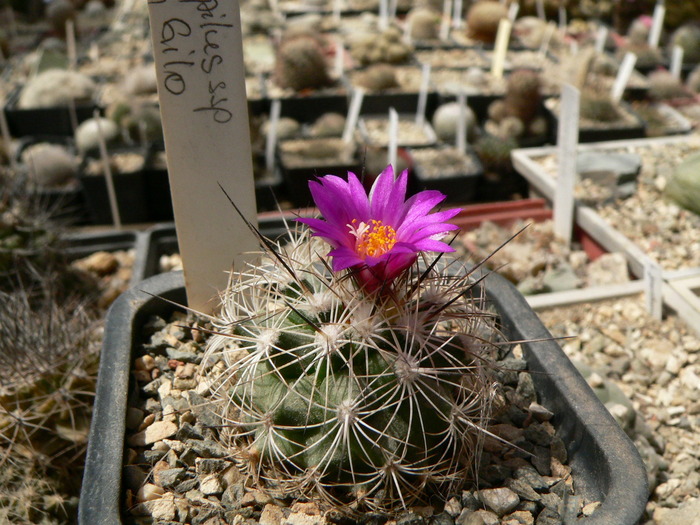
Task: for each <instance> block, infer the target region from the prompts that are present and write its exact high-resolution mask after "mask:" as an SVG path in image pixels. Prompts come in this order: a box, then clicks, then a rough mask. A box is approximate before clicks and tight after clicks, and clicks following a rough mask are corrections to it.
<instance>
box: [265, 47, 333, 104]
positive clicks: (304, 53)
mask: <svg viewBox="0 0 700 525" xmlns="http://www.w3.org/2000/svg"><path fill="white" fill-rule="evenodd" d="M274 80H275V82H276V83H277V85H279V86H280V87H283V88H291V89H293V90H294V91H301V90H304V89H318V88H322V87H325V86H329V85H330V84H331V83H332V80H331V78H330V75H329V74H328V65H327V63H326V58H325V56H324V52H323V47H322V45H321V43H320V42H319V40H318V39H317V38H316V37H314V36H312V35H308V34H295V35H292V36H290V37H288V38H284V39H283V40H282V42H281V43H280V46H279V49H278V50H277V57H276V60H275V70H274Z"/></svg>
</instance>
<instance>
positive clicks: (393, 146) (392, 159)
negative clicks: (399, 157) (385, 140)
mask: <svg viewBox="0 0 700 525" xmlns="http://www.w3.org/2000/svg"><path fill="white" fill-rule="evenodd" d="M398 146H399V114H398V113H397V112H396V110H395V109H394V108H389V162H388V163H389V164H391V165H392V166H394V169H396V151H397V150H398Z"/></svg>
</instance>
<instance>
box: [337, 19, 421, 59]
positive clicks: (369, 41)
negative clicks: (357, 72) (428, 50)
mask: <svg viewBox="0 0 700 525" xmlns="http://www.w3.org/2000/svg"><path fill="white" fill-rule="evenodd" d="M412 53H413V48H412V47H411V46H410V45H409V44H407V43H406V42H404V41H403V35H402V33H401V31H399V30H398V29H397V28H396V27H389V28H387V29H385V30H384V31H383V32H382V33H380V34H379V35H376V34H370V35H367V36H365V37H363V38H360V39H358V40H357V41H356V42H353V43H352V45H351V46H350V55H351V56H352V58H353V59H354V60H356V61H357V62H358V63H359V64H361V65H363V66H366V65H369V64H376V63H378V62H384V63H387V64H403V63H405V62H406V61H408V60H409V59H410V58H411V55H412Z"/></svg>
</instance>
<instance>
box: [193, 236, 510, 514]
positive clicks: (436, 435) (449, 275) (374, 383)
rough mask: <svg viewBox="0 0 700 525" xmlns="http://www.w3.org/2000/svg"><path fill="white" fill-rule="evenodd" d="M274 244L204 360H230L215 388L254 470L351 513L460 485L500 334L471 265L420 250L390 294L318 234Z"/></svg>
mask: <svg viewBox="0 0 700 525" xmlns="http://www.w3.org/2000/svg"><path fill="white" fill-rule="evenodd" d="M372 231H374V234H376V235H381V234H382V232H384V230H382V229H381V228H376V231H375V230H372ZM384 233H386V232H384ZM374 240H377V239H374V238H373V241H372V242H374ZM370 244H371V243H370ZM266 245H267V247H268V250H267V252H266V254H265V255H264V257H263V260H262V263H261V264H259V265H257V266H252V267H250V269H248V270H247V271H246V272H244V273H242V274H240V275H236V276H235V277H233V278H232V281H231V282H230V285H229V287H228V290H227V291H226V292H225V294H224V295H223V299H222V311H221V314H220V319H219V320H218V322H216V323H215V325H217V328H216V333H217V334H218V335H215V336H213V337H212V339H211V340H210V343H209V346H208V349H207V355H206V357H205V360H204V363H214V362H216V361H219V360H223V361H224V362H225V363H226V365H227V368H226V372H225V373H223V374H222V375H220V376H219V377H217V378H215V379H214V383H215V392H216V395H217V396H218V397H219V398H220V399H221V404H222V417H223V419H224V421H225V422H227V423H228V425H227V427H228V428H230V429H231V435H230V439H231V443H230V445H231V446H232V447H233V448H234V450H235V451H236V452H237V454H238V457H239V459H240V460H241V461H242V463H243V464H245V465H246V467H247V470H248V473H249V474H250V475H252V476H253V477H254V478H255V479H256V480H257V481H258V482H259V483H260V484H261V486H262V487H264V488H265V489H266V490H267V491H269V492H271V493H272V494H276V495H289V494H296V495H298V496H302V497H303V496H306V497H319V496H320V497H321V498H323V499H324V500H325V501H327V502H328V503H329V504H331V505H334V506H339V507H342V508H344V509H346V510H347V511H350V512H354V511H357V512H359V511H363V510H373V511H383V512H394V511H398V510H400V509H402V508H406V507H407V506H410V505H414V504H417V503H418V502H421V501H422V502H426V501H428V499H429V498H430V497H431V489H435V488H437V487H439V488H440V489H442V490H441V492H440V496H441V497H445V496H447V495H449V494H451V493H452V492H451V490H457V491H458V490H460V487H461V485H462V484H463V482H464V481H465V479H466V478H467V477H468V475H469V474H470V473H471V472H472V470H473V469H474V468H475V456H476V455H478V450H479V443H480V439H481V437H482V434H483V432H482V431H481V429H482V428H483V425H484V424H485V422H486V419H487V417H488V416H489V408H490V400H491V398H492V394H493V386H492V384H493V383H492V379H491V374H490V368H489V366H488V363H489V362H490V359H491V357H492V352H493V349H494V340H495V338H496V337H497V332H496V330H495V329H494V324H493V318H492V316H491V315H490V314H488V313H487V312H486V311H485V310H484V309H483V306H482V303H481V299H482V298H481V297H480V296H478V294H477V293H476V288H474V286H473V285H474V283H473V280H472V278H471V277H470V275H469V271H468V270H467V269H466V268H464V267H462V264H463V263H458V262H456V261H455V260H453V261H452V262H450V263H446V262H444V259H441V258H440V257H428V256H427V255H425V254H423V255H421V256H420V257H421V258H422V259H421V258H419V261H422V264H418V263H416V264H415V265H414V266H413V267H411V268H410V269H409V270H408V271H407V272H406V273H405V274H404V275H403V276H401V277H399V279H398V281H395V282H394V283H393V285H392V286H391V287H390V292H388V293H375V294H366V293H365V290H364V289H360V288H358V285H357V284H356V281H355V280H354V279H353V278H352V276H351V275H350V274H348V273H346V272H341V273H334V272H333V271H332V269H331V267H330V265H329V264H328V263H327V262H325V261H324V259H323V256H322V254H323V253H324V252H325V251H326V250H327V247H326V246H324V245H323V243H322V241H320V240H319V239H318V238H317V237H310V236H309V235H308V233H305V232H304V231H298V232H297V234H295V235H293V236H292V240H291V241H290V242H289V243H288V244H287V245H285V246H282V245H274V246H273V245H272V244H271V243H269V242H268V243H267V244H266ZM351 273H352V271H351ZM385 292H386V291H385Z"/></svg>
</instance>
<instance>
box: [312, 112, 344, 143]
mask: <svg viewBox="0 0 700 525" xmlns="http://www.w3.org/2000/svg"><path fill="white" fill-rule="evenodd" d="M344 130H345V116H344V115H341V114H340V113H324V114H323V115H321V116H320V117H318V118H317V119H316V121H315V122H314V123H313V124H312V126H311V129H310V130H309V135H310V136H312V137H318V138H322V137H340V136H342V135H343V131H344Z"/></svg>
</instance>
